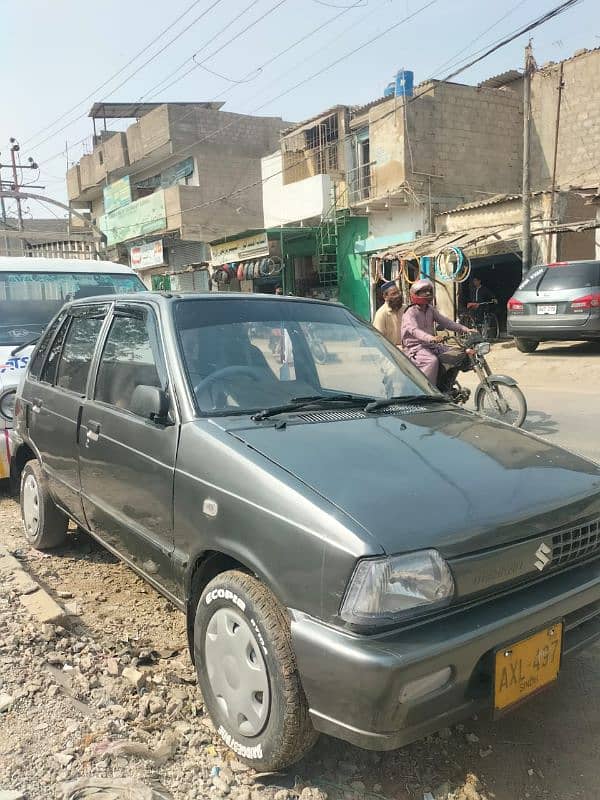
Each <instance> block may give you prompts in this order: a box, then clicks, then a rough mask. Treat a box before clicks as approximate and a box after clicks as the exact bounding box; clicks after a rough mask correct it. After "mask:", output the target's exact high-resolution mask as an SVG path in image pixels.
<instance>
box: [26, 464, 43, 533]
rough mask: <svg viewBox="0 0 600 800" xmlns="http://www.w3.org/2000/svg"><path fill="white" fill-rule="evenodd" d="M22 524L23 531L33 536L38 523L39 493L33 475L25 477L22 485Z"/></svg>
mask: <svg viewBox="0 0 600 800" xmlns="http://www.w3.org/2000/svg"><path fill="white" fill-rule="evenodd" d="M23 524H24V526H25V533H26V534H27V535H28V536H30V537H32V538H33V537H34V536H36V535H37V532H38V528H39V525H40V493H39V490H38V485H37V482H36V480H35V478H34V477H33V475H28V476H27V477H26V478H25V484H24V486H23Z"/></svg>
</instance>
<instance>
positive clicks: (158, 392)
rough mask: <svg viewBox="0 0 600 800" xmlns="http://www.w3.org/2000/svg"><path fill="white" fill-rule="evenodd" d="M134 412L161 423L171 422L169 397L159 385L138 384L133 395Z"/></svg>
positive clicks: (132, 407) (132, 408) (132, 405)
mask: <svg viewBox="0 0 600 800" xmlns="http://www.w3.org/2000/svg"><path fill="white" fill-rule="evenodd" d="M130 411H131V413H132V414H136V415H137V416H138V417H142V418H143V419H149V420H152V422H157V423H159V424H161V425H167V424H169V422H170V420H169V398H168V396H167V393H166V392H164V391H163V390H162V389H160V388H159V387H158V386H144V385H141V386H136V387H135V389H134V390H133V394H132V396H131V408H130Z"/></svg>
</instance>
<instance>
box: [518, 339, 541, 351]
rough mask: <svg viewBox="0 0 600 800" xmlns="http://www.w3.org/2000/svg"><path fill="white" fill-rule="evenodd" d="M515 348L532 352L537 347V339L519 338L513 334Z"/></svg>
mask: <svg viewBox="0 0 600 800" xmlns="http://www.w3.org/2000/svg"><path fill="white" fill-rule="evenodd" d="M515 344H516V345H517V350H518V351H519V352H521V353H534V352H535V351H536V350H537V349H538V345H539V342H538V341H537V339H520V338H517V337H516V336H515Z"/></svg>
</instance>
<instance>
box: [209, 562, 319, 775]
mask: <svg viewBox="0 0 600 800" xmlns="http://www.w3.org/2000/svg"><path fill="white" fill-rule="evenodd" d="M194 655H195V661H196V670H197V673H198V681H199V683H200V688H201V691H202V696H203V698H204V702H205V705H206V708H207V710H208V712H209V714H210V716H211V718H212V720H213V722H214V724H215V727H216V729H217V732H218V733H219V735H220V737H221V738H222V739H223V741H224V742H225V743H226V744H227V745H228V747H229V748H230V749H231V750H233V751H234V752H235V753H236V754H237V755H238V756H239V757H240V758H241V759H242V760H244V761H245V762H246V763H248V764H250V765H251V766H252V767H254V768H255V769H258V770H278V769H283V768H284V767H287V766H289V765H290V764H293V763H294V762H295V761H299V760H300V759H301V758H302V757H303V756H304V755H305V754H306V753H307V752H308V751H309V750H310V749H311V747H312V746H313V744H314V743H315V741H316V739H317V734H316V732H315V731H314V729H313V727H312V724H311V721H310V717H309V713H308V704H307V702H306V697H305V696H304V691H303V689H302V685H301V682H300V676H299V675H298V670H297V668H296V662H295V658H294V653H293V650H292V642H291V635H290V627H289V622H288V620H287V617H286V615H285V613H284V611H283V609H282V608H281V606H280V604H279V603H278V601H277V600H276V598H275V597H274V596H273V594H272V593H271V592H270V591H269V589H267V587H266V586H265V585H264V584H262V583H261V582H260V581H259V580H257V579H256V578H254V577H252V576H251V575H247V574H245V573H243V572H239V571H237V570H230V571H228V572H224V573H222V574H221V575H219V576H218V577H216V578H215V579H214V580H212V581H211V582H210V583H209V584H208V586H207V587H206V588H205V590H204V591H203V593H202V596H201V597H200V601H199V602H198V606H197V609H196V617H195V621H194Z"/></svg>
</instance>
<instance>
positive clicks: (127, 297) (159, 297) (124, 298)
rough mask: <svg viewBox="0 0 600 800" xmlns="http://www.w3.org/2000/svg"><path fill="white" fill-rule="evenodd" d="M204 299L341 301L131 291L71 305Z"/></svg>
mask: <svg viewBox="0 0 600 800" xmlns="http://www.w3.org/2000/svg"><path fill="white" fill-rule="evenodd" d="M190 300H204V301H206V302H219V301H220V302H224V301H225V302H233V303H238V302H243V301H246V302H256V301H258V300H269V301H271V302H272V303H281V302H282V301H287V302H293V303H311V304H313V305H315V304H316V305H325V306H337V305H339V303H334V302H330V301H328V300H315V299H312V298H308V297H292V296H291V295H274V294H254V293H252V294H250V293H242V292H130V293H123V292H121V293H119V294H101V295H97V296H96V297H80V298H78V299H77V300H72V301H71V302H70V303H68V304H67V305H68V306H69V307H77V306H89V305H90V303H108V302H110V303H114V302H117V303H139V302H145V303H148V302H150V303H155V304H157V305H170V304H172V303H174V302H181V301H184V302H186V301H190Z"/></svg>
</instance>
